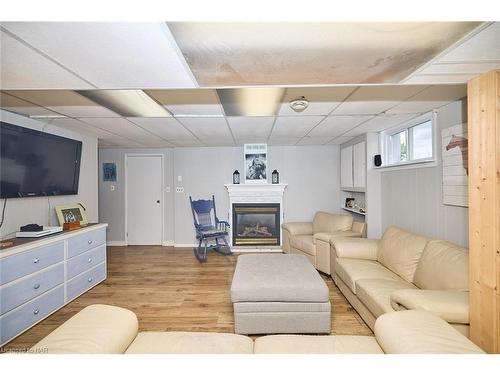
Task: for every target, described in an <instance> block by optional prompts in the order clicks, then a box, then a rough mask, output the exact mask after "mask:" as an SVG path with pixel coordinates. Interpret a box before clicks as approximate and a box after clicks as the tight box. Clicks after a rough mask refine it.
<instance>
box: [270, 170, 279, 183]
mask: <svg viewBox="0 0 500 375" xmlns="http://www.w3.org/2000/svg"><path fill="white" fill-rule="evenodd" d="M271 181H272V183H273V184H279V183H280V174H279V172H278V171H277V170H276V169H275V170H274V171H273V174H272V175H271Z"/></svg>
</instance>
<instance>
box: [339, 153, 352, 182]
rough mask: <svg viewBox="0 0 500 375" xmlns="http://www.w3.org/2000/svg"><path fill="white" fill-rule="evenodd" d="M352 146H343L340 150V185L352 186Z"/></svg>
mask: <svg viewBox="0 0 500 375" xmlns="http://www.w3.org/2000/svg"><path fill="white" fill-rule="evenodd" d="M352 149H353V147H352V146H347V147H344V148H342V149H341V150H340V187H342V188H352V187H353V186H354V185H353V173H352V154H353V152H352Z"/></svg>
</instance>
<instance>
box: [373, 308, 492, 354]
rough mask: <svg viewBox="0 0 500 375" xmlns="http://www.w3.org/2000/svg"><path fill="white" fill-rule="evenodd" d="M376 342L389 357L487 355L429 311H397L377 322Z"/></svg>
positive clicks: (380, 317) (375, 330) (379, 318)
mask: <svg viewBox="0 0 500 375" xmlns="http://www.w3.org/2000/svg"><path fill="white" fill-rule="evenodd" d="M374 332H375V338H376V339H377V342H378V343H379V345H380V347H381V348H382V349H383V350H384V352H385V353H386V354H480V353H484V352H483V351H482V350H481V349H480V348H479V347H477V346H476V345H475V344H474V343H473V342H472V341H470V340H469V339H468V338H467V337H465V336H464V335H462V334H461V333H460V332H458V331H457V330H456V329H455V328H453V327H452V326H450V325H449V324H448V323H446V322H445V321H444V320H443V319H441V318H439V317H437V316H435V315H433V314H431V313H428V312H426V311H416V310H412V311H395V312H390V313H386V314H382V315H380V316H379V317H378V319H377V321H376V322H375V329H374Z"/></svg>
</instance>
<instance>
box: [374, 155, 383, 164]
mask: <svg viewBox="0 0 500 375" xmlns="http://www.w3.org/2000/svg"><path fill="white" fill-rule="evenodd" d="M373 163H374V164H375V166H376V167H380V166H381V165H382V156H380V154H377V155H375V157H374V158H373Z"/></svg>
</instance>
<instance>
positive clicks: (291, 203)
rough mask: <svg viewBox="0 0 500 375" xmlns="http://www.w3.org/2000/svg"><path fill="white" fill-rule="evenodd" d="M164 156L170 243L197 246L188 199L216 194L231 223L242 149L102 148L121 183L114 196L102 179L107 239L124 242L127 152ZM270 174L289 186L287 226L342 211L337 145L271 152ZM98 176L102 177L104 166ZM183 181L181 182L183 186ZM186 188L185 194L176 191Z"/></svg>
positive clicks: (271, 149)
mask: <svg viewBox="0 0 500 375" xmlns="http://www.w3.org/2000/svg"><path fill="white" fill-rule="evenodd" d="M132 152H133V153H163V154H164V155H165V160H166V161H167V160H168V162H166V163H165V168H166V171H165V176H167V177H166V181H165V186H166V187H167V188H170V193H167V192H166V193H165V198H166V199H165V213H166V214H167V215H166V216H167V220H166V223H165V226H166V227H165V233H166V234H167V235H166V238H164V241H165V242H169V243H171V242H175V243H176V244H177V245H191V244H193V243H194V242H195V238H194V230H193V220H192V215H191V209H190V206H189V196H190V195H191V196H192V197H193V198H194V199H198V198H207V197H210V196H211V195H212V194H214V195H215V199H216V202H217V210H218V215H219V217H220V218H221V219H222V218H225V219H227V216H228V211H229V207H228V204H229V203H228V202H229V199H228V194H227V190H226V188H225V187H224V184H228V183H231V182H232V173H233V171H234V170H235V169H238V170H239V171H240V172H242V167H243V148H242V147H204V148H176V149H161V150H130V149H102V150H100V153H99V162H100V165H101V164H102V163H103V162H112V161H114V162H116V163H117V168H118V171H117V172H118V176H117V178H118V181H117V183H116V188H115V189H116V190H115V191H113V192H111V190H110V186H109V185H110V183H109V182H102V177H101V176H100V178H99V193H100V197H99V203H100V215H101V222H107V223H108V224H109V231H108V240H109V241H115V242H123V241H124V240H125V223H124V216H125V213H124V202H125V192H124V186H123V176H124V171H123V161H124V158H125V154H126V153H132ZM268 162H269V165H268V170H269V171H272V170H273V169H277V170H278V171H279V172H280V180H281V182H282V183H288V184H289V185H288V187H287V189H286V190H285V198H284V215H285V220H286V221H308V220H311V219H312V217H313V215H314V213H315V212H316V211H318V210H324V211H330V212H337V213H338V212H339V204H338V202H339V199H340V198H339V164H340V163H339V148H338V146H304V147H294V146H288V147H278V146H276V147H273V146H269V147H268ZM99 170H100V171H99V173H102V171H101V167H99ZM178 176H181V178H182V181H181V182H180V181H178ZM177 186H179V187H183V188H184V192H183V193H175V188H176V187H177Z"/></svg>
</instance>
